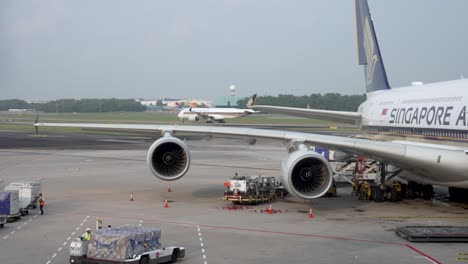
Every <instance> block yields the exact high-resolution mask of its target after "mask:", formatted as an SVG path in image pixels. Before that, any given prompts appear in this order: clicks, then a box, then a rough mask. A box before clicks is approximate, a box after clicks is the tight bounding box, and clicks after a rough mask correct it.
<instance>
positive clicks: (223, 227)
mask: <svg viewBox="0 0 468 264" xmlns="http://www.w3.org/2000/svg"><path fill="white" fill-rule="evenodd" d="M51 213H55V214H68V215H80V216H82V215H83V214H80V213H74V212H67V211H55V212H51ZM107 217H108V218H112V219H120V220H133V221H135V220H136V219H135V218H130V217H116V216H107ZM143 220H144V221H145V222H149V223H159V224H168V225H178V226H196V227H197V228H198V227H200V226H201V227H206V228H213V229H224V230H233V231H243V232H250V233H252V232H254V233H263V234H275V235H286V236H299V237H310V238H320V239H331V240H343V241H350V242H361V243H374V244H375V243H377V244H383V245H395V246H401V247H406V248H408V249H410V250H412V251H414V252H416V253H418V254H419V255H421V256H425V257H428V258H429V259H431V261H433V262H434V263H441V262H440V261H437V260H435V259H434V258H432V257H431V256H429V255H427V254H425V253H424V252H422V251H420V250H418V249H417V248H415V247H413V246H411V245H409V244H405V243H399V242H388V241H381V240H371V239H357V238H349V237H340V236H323V235H316V234H308V233H294V232H283V231H273V230H264V229H253V228H244V227H235V226H222V225H204V224H202V225H195V224H194V223H189V222H176V221H164V220H159V219H143ZM200 242H202V238H200Z"/></svg>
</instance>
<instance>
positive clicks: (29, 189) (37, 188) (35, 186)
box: [5, 181, 42, 216]
mask: <svg viewBox="0 0 468 264" xmlns="http://www.w3.org/2000/svg"><path fill="white" fill-rule="evenodd" d="M13 190H17V191H18V192H19V197H18V198H19V208H20V213H21V215H23V216H24V215H27V214H28V213H29V209H31V208H36V207H37V205H36V202H37V199H38V198H39V195H40V194H41V192H42V182H40V181H17V182H12V183H10V184H9V185H8V186H7V187H6V188H5V191H13Z"/></svg>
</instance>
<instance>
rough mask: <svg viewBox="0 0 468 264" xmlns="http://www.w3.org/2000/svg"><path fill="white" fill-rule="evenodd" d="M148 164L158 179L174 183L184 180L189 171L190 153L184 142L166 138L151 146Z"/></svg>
mask: <svg viewBox="0 0 468 264" xmlns="http://www.w3.org/2000/svg"><path fill="white" fill-rule="evenodd" d="M146 162H147V163H148V166H149V167H150V170H151V172H152V173H153V174H154V175H155V176H156V177H158V178H159V179H161V180H165V181H174V180H177V179H180V178H182V176H184V175H185V173H186V172H187V171H188V169H189V167H190V152H189V149H188V147H187V145H186V144H185V143H184V142H183V141H182V140H180V139H178V138H175V137H172V136H165V137H162V138H160V139H158V140H156V141H155V142H154V143H153V144H152V145H151V147H150V148H149V150H148V154H147V156H146Z"/></svg>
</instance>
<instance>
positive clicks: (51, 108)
mask: <svg viewBox="0 0 468 264" xmlns="http://www.w3.org/2000/svg"><path fill="white" fill-rule="evenodd" d="M8 109H34V110H36V111H42V112H46V113H74V112H76V113H98V112H142V111H145V110H146V106H144V105H141V103H140V102H137V101H135V100H134V99H80V100H75V99H61V100H55V101H50V102H47V103H28V102H26V101H23V100H18V99H12V100H0V111H7V110H8Z"/></svg>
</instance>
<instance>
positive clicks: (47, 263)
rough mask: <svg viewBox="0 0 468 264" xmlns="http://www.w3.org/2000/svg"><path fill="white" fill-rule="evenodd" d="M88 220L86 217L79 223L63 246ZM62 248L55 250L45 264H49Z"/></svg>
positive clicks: (64, 244)
mask: <svg viewBox="0 0 468 264" xmlns="http://www.w3.org/2000/svg"><path fill="white" fill-rule="evenodd" d="M88 218H89V215H88V216H86V217H85V218H84V219H83V220H82V221H81V223H80V225H79V226H78V227H77V228H75V231H74V232H72V233H71V236H69V237H67V240H66V241H65V242H63V246H66V245H67V243H68V241H70V239H71V237H72V236H74V235H75V234H76V231H78V230H80V228H81V227H82V226H83V225H84V224H85V223H86V221H87V219H88ZM63 246H62V247H59V248H58V249H57V251H56V252H55V253H54V254H53V255H52V256H51V257H50V258H49V260H47V262H46V264H50V263H51V262H52V259H54V258H55V257H56V256H57V254H58V253H60V252H61V251H62V249H63Z"/></svg>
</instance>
